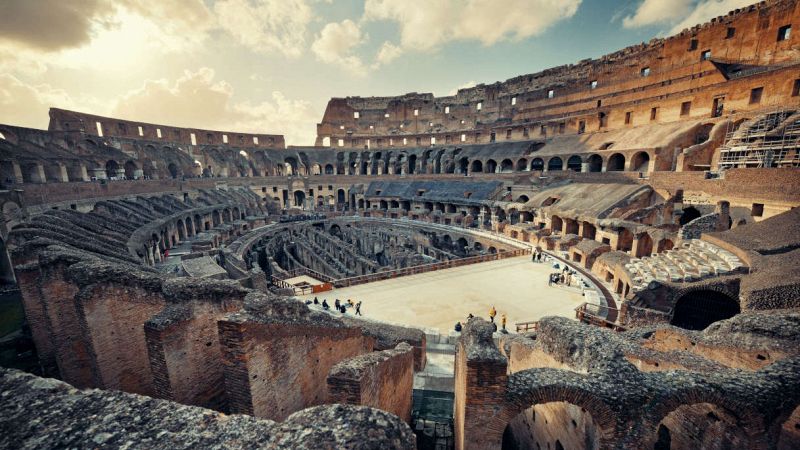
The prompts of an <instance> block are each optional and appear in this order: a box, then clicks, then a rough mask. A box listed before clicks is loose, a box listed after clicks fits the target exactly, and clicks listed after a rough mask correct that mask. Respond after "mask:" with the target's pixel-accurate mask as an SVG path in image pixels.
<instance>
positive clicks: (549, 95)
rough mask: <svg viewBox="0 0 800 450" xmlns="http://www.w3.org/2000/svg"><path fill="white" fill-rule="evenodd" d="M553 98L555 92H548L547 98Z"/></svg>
mask: <svg viewBox="0 0 800 450" xmlns="http://www.w3.org/2000/svg"><path fill="white" fill-rule="evenodd" d="M555 96H556V92H555V91H554V90H552V89H550V90H549V91H547V98H553V97H555Z"/></svg>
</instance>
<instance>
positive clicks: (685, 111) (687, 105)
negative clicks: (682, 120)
mask: <svg viewBox="0 0 800 450" xmlns="http://www.w3.org/2000/svg"><path fill="white" fill-rule="evenodd" d="M691 110H692V102H683V103H681V116H688V115H689V112H690V111H691Z"/></svg>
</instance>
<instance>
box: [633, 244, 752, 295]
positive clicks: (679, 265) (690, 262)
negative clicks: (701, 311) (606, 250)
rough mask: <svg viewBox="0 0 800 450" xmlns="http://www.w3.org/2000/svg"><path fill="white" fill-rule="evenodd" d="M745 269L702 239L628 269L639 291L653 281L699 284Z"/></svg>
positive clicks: (637, 262)
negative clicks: (694, 282)
mask: <svg viewBox="0 0 800 450" xmlns="http://www.w3.org/2000/svg"><path fill="white" fill-rule="evenodd" d="M741 267H743V264H742V261H741V260H740V259H739V258H738V257H737V256H736V255H734V254H733V253H731V252H729V251H727V250H724V249H722V248H720V247H717V246H716V245H714V244H710V243H708V242H705V241H701V240H699V239H693V240H691V241H688V242H685V243H683V245H682V246H680V247H677V248H674V249H672V250H667V251H666V252H663V253H659V254H657V255H654V256H645V257H643V258H634V259H631V260H630V262H629V263H628V264H626V265H625V269H626V270H627V272H628V274H629V275H630V278H631V281H632V282H633V286H632V287H633V290H634V291H639V290H642V289H644V288H645V287H647V285H648V284H649V283H650V282H651V281H653V280H656V281H671V282H682V281H696V280H700V279H702V278H707V277H710V276H718V275H725V274H728V273H731V272H733V271H736V270H737V269H739V268H741Z"/></svg>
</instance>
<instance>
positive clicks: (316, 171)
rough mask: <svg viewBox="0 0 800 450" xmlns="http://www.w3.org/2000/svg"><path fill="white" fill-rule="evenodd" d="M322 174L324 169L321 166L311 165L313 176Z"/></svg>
mask: <svg viewBox="0 0 800 450" xmlns="http://www.w3.org/2000/svg"><path fill="white" fill-rule="evenodd" d="M321 173H322V168H321V167H320V166H319V164H316V163H314V164H312V165H311V175H319V174H321Z"/></svg>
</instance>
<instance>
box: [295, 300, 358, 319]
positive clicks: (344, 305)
mask: <svg viewBox="0 0 800 450" xmlns="http://www.w3.org/2000/svg"><path fill="white" fill-rule="evenodd" d="M311 304H314V305H322V308H323V309H326V310H327V309H331V305H329V304H328V299H325V298H323V299H322V303H320V302H319V299H318V298H317V297H314V301H313V302H312V301H311V300H306V305H311ZM333 308H334V309H335V310H336V311H339V312H340V313H342V314H345V313H347V309H348V308H355V310H356V314H355V315H357V316H360V315H362V314H361V300H359V301H358V303H355V302H353V300H352V299H349V298H348V299H347V301H346V302H342V301H339V299H338V298H337V299H336V300H335V301H334V302H333Z"/></svg>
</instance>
